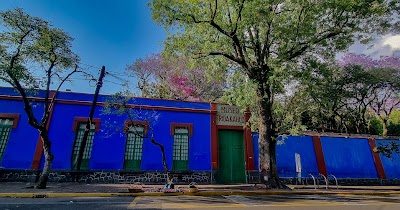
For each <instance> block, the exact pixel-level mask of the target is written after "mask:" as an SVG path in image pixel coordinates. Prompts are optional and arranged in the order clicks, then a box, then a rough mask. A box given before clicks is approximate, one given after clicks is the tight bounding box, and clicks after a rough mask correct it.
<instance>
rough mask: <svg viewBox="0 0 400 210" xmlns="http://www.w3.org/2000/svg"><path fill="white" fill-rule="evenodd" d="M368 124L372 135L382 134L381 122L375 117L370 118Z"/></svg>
mask: <svg viewBox="0 0 400 210" xmlns="http://www.w3.org/2000/svg"><path fill="white" fill-rule="evenodd" d="M370 125H371V128H370V132H371V134H372V135H380V136H382V135H383V124H382V122H381V121H380V120H379V119H378V118H377V117H373V118H372V119H371V122H370Z"/></svg>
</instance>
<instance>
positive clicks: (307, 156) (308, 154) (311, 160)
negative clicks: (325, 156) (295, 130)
mask: <svg viewBox="0 0 400 210" xmlns="http://www.w3.org/2000/svg"><path fill="white" fill-rule="evenodd" d="M258 136H259V135H258V133H253V150H254V158H255V159H254V164H255V166H256V168H258V166H259V147H258ZM278 141H279V142H281V143H282V144H280V145H277V146H276V154H277V157H276V158H277V166H278V172H279V176H280V177H296V176H297V174H296V162H295V159H294V154H295V153H299V154H300V157H301V163H302V176H307V175H308V174H313V175H318V165H317V161H316V158H315V152H314V144H313V141H312V137H310V136H287V138H286V139H285V140H284V141H282V136H279V138H278Z"/></svg>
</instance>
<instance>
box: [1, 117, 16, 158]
mask: <svg viewBox="0 0 400 210" xmlns="http://www.w3.org/2000/svg"><path fill="white" fill-rule="evenodd" d="M13 122H14V121H13V119H4V118H0V162H1V160H2V159H3V155H4V152H5V150H6V146H7V142H8V138H9V137H10V133H11V129H12V126H13Z"/></svg>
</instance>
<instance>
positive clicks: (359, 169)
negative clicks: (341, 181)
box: [321, 137, 378, 178]
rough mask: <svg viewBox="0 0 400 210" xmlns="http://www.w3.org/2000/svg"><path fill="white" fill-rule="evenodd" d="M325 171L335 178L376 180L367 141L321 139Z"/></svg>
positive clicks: (336, 138) (376, 175)
mask: <svg viewBox="0 0 400 210" xmlns="http://www.w3.org/2000/svg"><path fill="white" fill-rule="evenodd" d="M321 143H322V149H323V152H324V157H325V164H326V170H327V171H328V174H333V175H335V176H336V177H337V178H378V174H377V172H376V168H375V164H374V160H373V157H372V153H371V150H370V147H369V143H368V139H357V138H338V137H321Z"/></svg>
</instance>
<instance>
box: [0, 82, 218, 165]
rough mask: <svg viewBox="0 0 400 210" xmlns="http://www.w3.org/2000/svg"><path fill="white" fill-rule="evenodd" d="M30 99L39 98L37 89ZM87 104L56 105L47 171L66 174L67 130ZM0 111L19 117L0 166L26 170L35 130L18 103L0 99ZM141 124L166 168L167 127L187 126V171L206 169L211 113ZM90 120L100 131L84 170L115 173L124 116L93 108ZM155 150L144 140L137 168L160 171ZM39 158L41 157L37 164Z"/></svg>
mask: <svg viewBox="0 0 400 210" xmlns="http://www.w3.org/2000/svg"><path fill="white" fill-rule="evenodd" d="M0 95H10V96H18V93H16V92H15V91H14V90H13V89H12V88H1V87H0ZM35 96H43V91H39V93H38V94H37V95H35ZM107 97H108V96H103V95H101V96H100V98H99V99H100V100H99V101H105V100H106V98H107ZM57 99H59V100H75V101H91V100H92V99H93V95H91V94H80V93H71V92H60V93H59V95H58V97H57ZM132 102H134V103H135V104H141V105H147V106H155V107H160V106H163V107H171V108H190V109H201V110H209V109H210V104H209V103H202V102H199V103H197V102H183V101H174V100H157V99H144V98H138V99H135V100H133V101H132ZM34 103H35V108H34V112H35V116H37V117H39V118H40V117H41V114H42V113H43V104H41V103H39V102H34ZM89 111H90V105H78V104H64V103H56V104H55V106H54V112H53V116H52V119H51V121H50V127H49V138H50V140H51V141H52V147H51V150H52V152H53V154H54V156H55V157H54V160H53V169H55V170H70V169H71V155H72V148H73V144H74V139H75V135H76V133H75V132H73V131H72V127H73V124H74V118H75V117H87V116H88V114H89ZM0 113H20V114H21V117H20V123H19V125H18V127H17V128H16V129H13V130H12V132H11V136H10V140H9V142H8V144H7V148H6V152H5V155H4V157H3V161H2V163H1V164H2V165H1V166H2V167H4V168H10V169H11V168H14V169H30V167H31V164H32V159H33V155H34V152H35V149H36V143H37V140H38V136H39V135H38V132H37V131H36V130H35V129H33V128H32V127H30V126H29V125H28V124H27V116H26V115H25V112H24V110H23V103H22V101H19V100H1V101H0ZM138 114H142V115H143V114H144V115H145V116H144V117H143V116H142V117H143V119H141V120H144V121H150V125H151V126H152V128H153V130H154V131H155V132H154V138H155V140H156V141H158V142H159V143H161V144H163V145H164V147H165V152H166V157H167V164H168V166H169V168H170V169H171V168H172V151H173V135H171V134H170V128H171V123H190V124H193V135H192V136H190V137H189V166H188V167H189V170H211V142H210V139H211V132H210V127H211V123H210V121H211V115H210V113H194V112H180V111H166V110H165V111H152V110H150V111H148V110H147V111H146V110H138ZM94 118H100V119H101V122H100V129H99V132H97V133H96V134H95V138H94V142H93V147H92V153H91V159H90V163H89V169H90V170H121V169H122V168H123V161H124V152H125V143H126V136H125V134H124V133H123V126H124V121H125V120H127V119H129V118H128V117H127V116H118V115H107V114H104V113H102V107H101V106H98V107H97V108H96V111H95V115H94ZM139 120H140V119H139ZM161 161H162V159H161V152H160V149H159V148H158V147H157V146H155V145H153V144H151V142H150V140H148V139H145V140H144V144H143V157H142V166H141V169H142V170H163V166H162V162H161ZM43 162H44V158H43V156H42V159H41V166H40V168H42V167H43Z"/></svg>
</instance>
